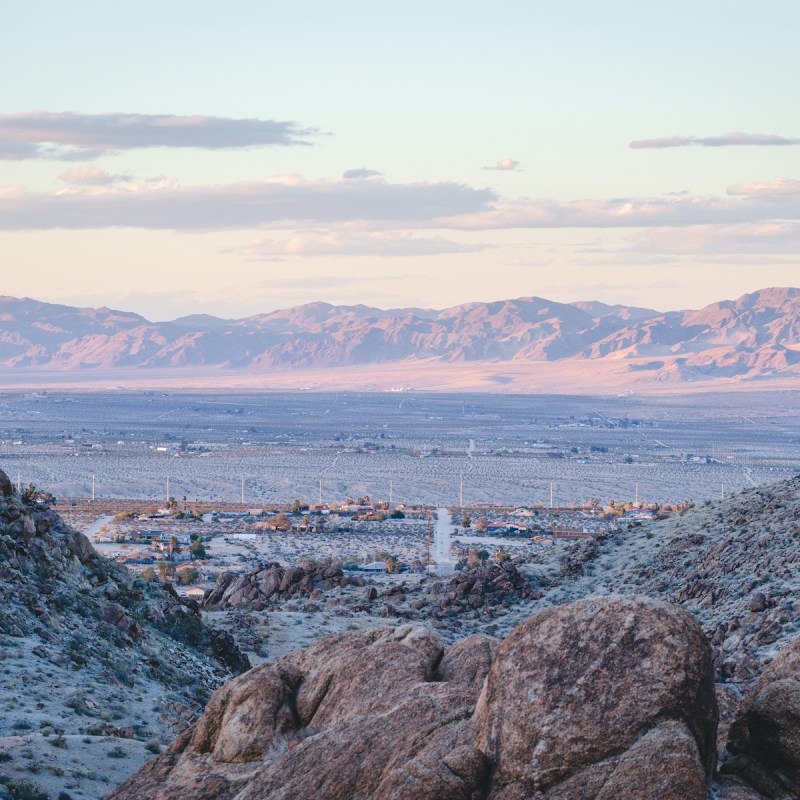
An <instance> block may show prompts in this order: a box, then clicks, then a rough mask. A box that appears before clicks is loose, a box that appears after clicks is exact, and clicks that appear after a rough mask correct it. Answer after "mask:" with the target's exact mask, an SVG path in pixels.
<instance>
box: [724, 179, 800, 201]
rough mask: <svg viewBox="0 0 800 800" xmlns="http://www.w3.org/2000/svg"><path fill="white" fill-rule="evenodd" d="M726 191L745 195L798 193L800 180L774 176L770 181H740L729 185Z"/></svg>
mask: <svg viewBox="0 0 800 800" xmlns="http://www.w3.org/2000/svg"><path fill="white" fill-rule="evenodd" d="M727 191H728V194H730V195H744V196H746V197H784V196H786V195H795V194H800V181H798V180H796V179H795V178H775V179H774V180H771V181H760V182H757V183H740V184H738V185H736V186H729V187H728V190H727Z"/></svg>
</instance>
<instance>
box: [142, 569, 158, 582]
mask: <svg viewBox="0 0 800 800" xmlns="http://www.w3.org/2000/svg"><path fill="white" fill-rule="evenodd" d="M139 577H140V578H142V579H143V580H146V581H148V582H150V581H154V580H155V579H156V571H155V570H154V569H153V568H152V567H145V568H144V569H143V570H142V571H141V573H140V574H139Z"/></svg>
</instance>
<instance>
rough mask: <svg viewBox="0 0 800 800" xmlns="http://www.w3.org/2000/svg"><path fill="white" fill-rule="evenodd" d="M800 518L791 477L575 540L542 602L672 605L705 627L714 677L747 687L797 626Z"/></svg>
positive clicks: (799, 498) (798, 484)
mask: <svg viewBox="0 0 800 800" xmlns="http://www.w3.org/2000/svg"><path fill="white" fill-rule="evenodd" d="M798 517H800V477H795V478H792V479H790V480H787V481H781V482H780V483H776V484H774V485H771V486H759V487H754V488H752V489H747V490H745V491H743V492H741V493H740V494H737V495H734V496H732V497H729V498H726V499H725V500H721V501H715V502H708V503H704V504H703V505H702V506H697V507H695V508H691V509H689V510H687V511H686V512H684V513H682V514H680V515H678V516H674V517H672V518H669V519H665V520H661V521H658V522H655V523H652V524H648V525H646V526H641V527H632V528H631V529H630V530H628V531H619V532H618V533H615V534H613V535H610V536H598V537H596V538H595V539H592V540H590V541H586V542H579V543H576V544H574V545H570V546H568V548H567V550H566V552H565V553H564V555H563V557H562V559H561V563H560V567H561V580H559V581H557V582H556V583H555V584H553V585H552V586H551V588H550V590H547V589H546V590H545V596H544V598H543V601H544V603H547V604H548V605H551V604H556V603H560V602H563V601H564V598H565V597H566V598H568V599H577V598H578V597H582V596H589V595H592V594H601V593H603V594H605V593H610V592H614V593H619V594H627V593H631V594H646V595H648V596H651V597H658V598H660V599H662V600H665V601H666V602H669V603H674V604H675V605H679V606H681V607H682V608H685V609H686V610H687V611H690V612H691V613H692V615H693V616H694V617H695V618H696V619H697V620H698V621H699V622H700V624H701V625H702V627H703V630H704V631H705V633H706V635H707V636H708V638H709V640H710V641H711V646H712V651H713V659H714V667H715V670H716V674H717V679H718V680H719V681H721V682H726V681H728V682H732V683H734V684H741V683H742V682H743V681H751V680H753V679H755V678H756V677H758V675H759V674H760V673H761V671H762V669H763V668H764V666H765V665H766V663H767V662H768V661H769V660H770V658H772V656H773V655H774V654H775V652H777V651H778V650H780V649H781V648H782V647H784V646H785V645H787V644H788V643H789V641H791V639H792V638H793V637H794V636H795V635H796V631H797V630H798V626H800V603H798V601H797V597H798V592H800V570H799V569H798V563H800V548H798V535H797V519H798ZM629 545H636V546H635V547H630V548H629ZM621 552H625V554H626V557H625V558H624V559H619V555H620V553H621Z"/></svg>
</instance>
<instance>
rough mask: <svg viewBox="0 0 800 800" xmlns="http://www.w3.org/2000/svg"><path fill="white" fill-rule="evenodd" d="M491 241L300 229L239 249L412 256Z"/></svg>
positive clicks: (254, 253)
mask: <svg viewBox="0 0 800 800" xmlns="http://www.w3.org/2000/svg"><path fill="white" fill-rule="evenodd" d="M486 247H487V245H467V244H460V243H458V242H452V241H450V240H448V239H445V238H444V237H442V236H433V237H418V236H412V235H411V234H410V233H407V232H393V231H389V232H383V233H364V234H357V235H353V234H350V233H342V232H337V231H310V232H308V233H305V232H301V233H296V234H294V235H293V236H291V237H290V238H289V239H285V240H279V239H268V238H262V239H258V240H256V241H255V242H252V243H251V244H248V245H245V246H244V247H242V248H240V249H239V253H241V254H242V255H243V256H245V257H246V258H249V259H252V260H255V261H270V260H275V259H282V258H285V257H293V256H294V257H301V258H319V257H333V258H337V257H341V256H347V257H352V256H381V257H384V258H386V257H389V258H395V257H404V256H405V257H408V256H432V255H434V256H435V255H445V254H449V253H475V252H479V251H481V250H484V249H486Z"/></svg>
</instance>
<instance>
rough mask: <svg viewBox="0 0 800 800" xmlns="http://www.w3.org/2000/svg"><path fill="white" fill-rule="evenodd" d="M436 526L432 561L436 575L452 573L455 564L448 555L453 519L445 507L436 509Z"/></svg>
mask: <svg viewBox="0 0 800 800" xmlns="http://www.w3.org/2000/svg"><path fill="white" fill-rule="evenodd" d="M436 517H437V519H436V527H435V528H434V530H433V563H434V564H435V567H436V574H437V575H452V574H453V572H455V564H454V563H453V558H452V556H451V555H450V531H451V530H452V529H453V520H452V518H451V516H450V512H449V511H448V510H447V509H446V508H437V509H436Z"/></svg>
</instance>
